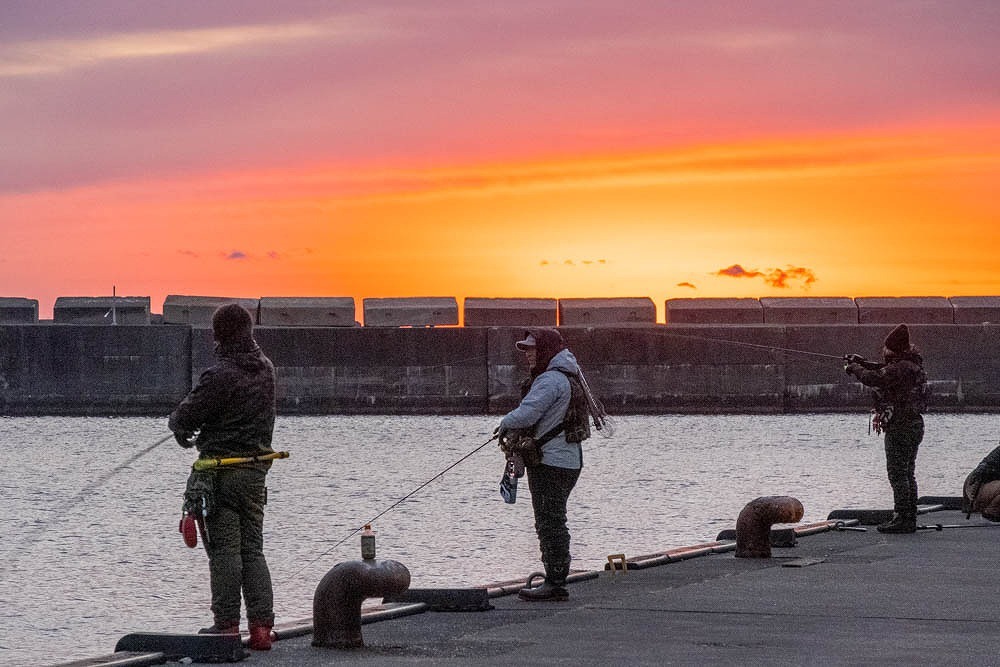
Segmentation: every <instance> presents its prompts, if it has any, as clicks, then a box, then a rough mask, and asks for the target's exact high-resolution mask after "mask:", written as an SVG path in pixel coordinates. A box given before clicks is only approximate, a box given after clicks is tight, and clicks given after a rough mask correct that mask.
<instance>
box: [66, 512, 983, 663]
mask: <svg viewBox="0 0 1000 667" xmlns="http://www.w3.org/2000/svg"><path fill="white" fill-rule="evenodd" d="M945 507H947V506H943V505H924V506H923V509H922V513H921V514H920V516H919V517H918V524H919V525H920V526H921V529H920V530H918V532H917V533H915V534H912V535H883V534H881V533H878V532H876V531H875V530H874V527H873V526H871V525H866V524H865V523H863V522H861V521H859V520H858V519H847V520H829V521H823V522H817V523H813V524H803V525H796V526H793V527H792V530H794V532H795V534H796V536H797V538H798V539H796V540H793V541H792V542H791V543H790V544H791V545H792V546H789V547H786V548H776V549H775V550H774V554H773V556H772V557H771V558H768V559H741V558H736V557H735V553H734V552H735V542H732V541H716V542H710V543H705V544H702V545H692V546H689V547H683V548H677V549H671V550H668V551H665V552H663V553H660V554H646V555H641V556H640V555H627V556H628V560H627V562H628V563H629V568H628V571H627V572H622V571H615V572H612V571H609V570H604V571H601V572H575V573H573V574H571V576H570V579H569V584H568V586H567V588H568V590H569V595H570V597H569V600H568V601H565V602H525V601H522V600H519V599H518V598H517V596H516V595H512V593H514V592H516V590H517V589H518V588H519V587H520V586H522V585H523V580H520V581H511V582H502V583H498V584H493V585H490V586H489V587H488V591H489V595H490V598H491V605H492V607H493V609H492V610H490V611H470V612H455V613H427V611H428V610H429V608H428V606H427V605H426V604H420V603H418V604H406V603H401V604H389V605H383V606H382V607H378V608H374V609H371V610H369V611H368V612H366V614H365V615H364V617H363V619H362V623H364V624H365V647H364V648H361V649H354V650H350V651H346V650H341V651H337V650H328V649H317V648H314V647H313V646H311V645H310V643H311V640H312V621H311V619H303V620H301V621H297V622H291V623H286V624H283V625H281V626H278V627H276V628H275V632H276V635H277V637H278V639H277V641H276V642H274V645H273V648H272V650H271V651H268V652H253V653H252V655H251V658H250V660H252V661H253V663H254V664H258V665H262V666H264V667H290V666H292V665H294V666H296V667H311V666H313V665H316V666H318V665H330V664H351V665H355V664H371V665H376V664H377V665H418V664H429V663H432V664H435V665H454V666H456V667H458V666H462V667H464V666H465V665H469V664H476V665H510V664H521V665H552V664H574V665H588V666H590V665H593V666H595V667H596V666H604V665H650V666H655V667H659V666H660V665H706V666H715V665H718V666H719V667H730V666H731V665H956V666H964V665H978V664H983V665H989V664H994V663H995V662H996V651H997V638H996V632H995V629H996V628H995V626H996V622H995V618H994V613H993V608H994V605H993V604H992V603H993V598H994V597H995V591H996V590H997V588H998V587H1000V571H998V569H997V568H996V563H995V543H996V538H997V535H998V534H1000V533H998V531H1000V524H992V523H988V522H985V521H983V520H982V519H981V518H980V517H978V516H973V518H972V519H971V520H966V519H965V515H964V514H961V513H960V512H958V511H955V510H949V509H946V508H945ZM608 547H609V549H613V545H612V544H609V545H608ZM144 657H145V658H148V659H149V660H151V661H150V662H137V661H140V660H142V659H143V658H144ZM122 659H129V660H132V661H136V662H128V663H124V662H120V660H122ZM116 660H118V661H116ZM155 660H156V655H155V654H153V655H150V656H141V655H132V656H120V655H112V656H107V658H106V659H103V660H102V659H92V660H90V661H87V662H83V661H81V662H80V663H76V664H77V665H83V664H86V665H88V666H89V667H100V666H102V665H103V666H107V667H110V665H112V664H114V665H121V664H133V665H139V664H160V663H161V662H162V659H161V660H160V662H156V661H155Z"/></svg>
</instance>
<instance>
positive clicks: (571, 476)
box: [528, 465, 580, 570]
mask: <svg viewBox="0 0 1000 667" xmlns="http://www.w3.org/2000/svg"><path fill="white" fill-rule="evenodd" d="M579 478H580V469H579V468H557V467H555V466H547V465H537V466H532V467H530V468H528V489H529V490H530V491H531V508H532V509H533V510H534V513H535V532H536V533H537V534H538V546H539V547H540V549H541V552H542V562H543V563H546V564H547V565H553V566H557V567H562V566H565V568H566V569H567V570H568V569H569V563H570V553H569V528H567V527H566V504H567V501H568V500H569V494H570V492H571V491H572V490H573V487H574V486H576V481H577V480H578V479H579Z"/></svg>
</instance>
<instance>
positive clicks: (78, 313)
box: [52, 296, 149, 324]
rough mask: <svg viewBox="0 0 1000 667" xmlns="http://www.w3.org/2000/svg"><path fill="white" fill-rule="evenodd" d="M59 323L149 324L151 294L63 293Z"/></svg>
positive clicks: (58, 300)
mask: <svg viewBox="0 0 1000 667" xmlns="http://www.w3.org/2000/svg"><path fill="white" fill-rule="evenodd" d="M52 320H53V321H54V322H55V323H56V324H149V297H148V296H60V297H58V298H56V302H55V305H54V306H53V308H52Z"/></svg>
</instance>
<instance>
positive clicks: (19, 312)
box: [0, 296, 38, 324]
mask: <svg viewBox="0 0 1000 667" xmlns="http://www.w3.org/2000/svg"><path fill="white" fill-rule="evenodd" d="M37 322H38V300H37V299H24V298H22V297H17V296H0V324H35V323H37Z"/></svg>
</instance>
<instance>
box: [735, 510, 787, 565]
mask: <svg viewBox="0 0 1000 667" xmlns="http://www.w3.org/2000/svg"><path fill="white" fill-rule="evenodd" d="M802 513H803V509H802V503H800V502H799V501H798V500H797V499H796V498H792V497H791V496H762V497H760V498H757V499H755V500H751V501H750V502H749V503H747V505H746V507H744V508H743V511H742V512H740V516H739V518H737V519H736V557H737V558H770V557H771V526H772V525H774V524H776V523H795V522H796V521H801V520H802Z"/></svg>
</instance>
